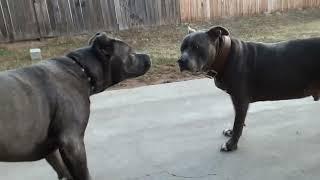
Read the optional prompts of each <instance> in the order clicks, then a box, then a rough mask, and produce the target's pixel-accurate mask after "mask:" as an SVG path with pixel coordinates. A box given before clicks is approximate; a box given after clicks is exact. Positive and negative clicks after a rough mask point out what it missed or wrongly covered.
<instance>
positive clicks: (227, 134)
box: [222, 129, 233, 137]
mask: <svg viewBox="0 0 320 180" xmlns="http://www.w3.org/2000/svg"><path fill="white" fill-rule="evenodd" d="M222 134H223V135H224V136H226V137H232V135H233V131H232V129H225V130H223V131H222Z"/></svg>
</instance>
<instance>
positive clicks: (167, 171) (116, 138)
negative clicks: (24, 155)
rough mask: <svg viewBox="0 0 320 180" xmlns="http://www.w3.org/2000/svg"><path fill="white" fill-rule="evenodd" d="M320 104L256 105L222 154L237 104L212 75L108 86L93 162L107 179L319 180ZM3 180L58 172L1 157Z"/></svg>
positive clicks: (89, 140) (100, 100) (97, 101)
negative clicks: (231, 148)
mask: <svg viewBox="0 0 320 180" xmlns="http://www.w3.org/2000/svg"><path fill="white" fill-rule="evenodd" d="M319 108H320V106H319V102H314V101H312V98H305V99H300V100H292V101H281V102H264V103H256V104H252V105H251V107H250V111H249V114H248V118H247V121H246V122H247V123H246V124H247V127H246V128H245V129H244V133H243V137H242V139H241V140H240V144H239V149H238V150H237V151H236V152H233V153H221V152H220V151H219V148H220V145H221V144H222V143H223V142H224V141H226V140H227V139H226V138H225V137H223V136H222V134H221V132H222V130H223V129H224V128H226V127H231V125H232V123H233V108H232V105H231V101H230V100H229V97H228V96H227V95H226V94H225V93H223V92H222V91H220V90H218V89H217V88H216V87H215V86H214V83H213V81H212V80H209V79H201V80H193V81H186V82H179V83H171V84H163V85H155V86H148V87H141V88H136V89H128V90H120V91H108V92H104V93H101V94H99V95H96V96H93V97H92V114H91V117H90V123H89V127H88V129H87V133H86V147H87V152H88V161H89V168H90V171H91V174H92V176H93V179H103V180H106V179H112V180H180V179H186V178H189V179H192V178H194V179H199V180H211V179H219V180H220V179H221V180H248V179H260V180H269V179H290V180H301V179H308V180H313V179H314V180H316V179H319V177H320V171H319V168H320V151H319V150H320V139H319V138H320V130H319V127H320V120H319V117H318V112H319ZM0 179H8V180H21V179H23V180H29V179H30V180H31V179H32V180H34V179H52V180H55V179H56V176H55V173H54V172H53V170H52V169H51V168H50V167H49V165H47V164H46V162H45V161H39V162H33V163H0Z"/></svg>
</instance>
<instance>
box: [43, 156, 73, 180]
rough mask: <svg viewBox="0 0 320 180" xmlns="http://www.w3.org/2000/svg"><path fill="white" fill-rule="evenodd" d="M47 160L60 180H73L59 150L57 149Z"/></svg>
mask: <svg viewBox="0 0 320 180" xmlns="http://www.w3.org/2000/svg"><path fill="white" fill-rule="evenodd" d="M46 160H47V162H48V163H49V164H50V165H51V166H52V168H53V169H54V170H55V171H56V173H57V174H58V178H59V179H60V180H72V178H71V176H70V173H69V171H68V169H67V167H66V166H65V164H64V163H63V161H62V158H61V155H60V152H59V150H55V151H54V152H53V153H51V154H49V155H48V156H47V157H46Z"/></svg>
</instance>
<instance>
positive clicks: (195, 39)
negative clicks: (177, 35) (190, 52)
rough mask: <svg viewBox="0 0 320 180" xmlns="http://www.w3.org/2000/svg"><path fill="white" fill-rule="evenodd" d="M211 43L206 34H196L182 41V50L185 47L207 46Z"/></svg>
mask: <svg viewBox="0 0 320 180" xmlns="http://www.w3.org/2000/svg"><path fill="white" fill-rule="evenodd" d="M208 43H209V36H208V35H207V34H206V33H205V32H195V33H191V34H189V35H187V36H186V37H185V38H184V40H183V41H182V45H181V48H184V47H185V46H190V45H192V46H200V47H202V46H207V45H208Z"/></svg>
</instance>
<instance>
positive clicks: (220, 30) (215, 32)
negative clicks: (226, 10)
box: [207, 26, 230, 38]
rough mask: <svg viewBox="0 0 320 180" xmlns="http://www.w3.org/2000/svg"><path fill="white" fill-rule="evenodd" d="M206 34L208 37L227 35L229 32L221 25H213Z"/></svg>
mask: <svg viewBox="0 0 320 180" xmlns="http://www.w3.org/2000/svg"><path fill="white" fill-rule="evenodd" d="M207 34H208V35H209V36H210V37H215V38H217V37H220V36H223V35H225V36H228V35H229V34H230V33H229V31H228V30H227V29H226V28H224V27H222V26H214V27H212V28H210V29H209V30H208V31H207Z"/></svg>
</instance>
